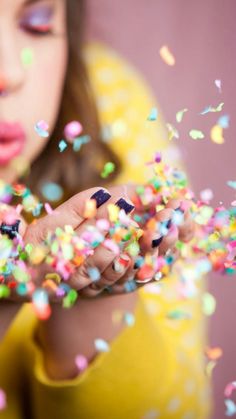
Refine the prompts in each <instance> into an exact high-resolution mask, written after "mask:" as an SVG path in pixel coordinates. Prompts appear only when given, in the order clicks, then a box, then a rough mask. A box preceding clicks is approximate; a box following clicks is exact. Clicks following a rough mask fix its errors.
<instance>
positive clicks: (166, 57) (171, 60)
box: [159, 45, 175, 66]
mask: <svg viewBox="0 0 236 419" xmlns="http://www.w3.org/2000/svg"><path fill="white" fill-rule="evenodd" d="M159 52H160V56H161V58H162V59H163V61H164V62H165V63H166V64H167V65H170V66H173V65H175V57H174V55H173V54H172V53H171V52H170V50H169V48H168V47H167V46H166V45H163V47H161V49H160V51H159Z"/></svg>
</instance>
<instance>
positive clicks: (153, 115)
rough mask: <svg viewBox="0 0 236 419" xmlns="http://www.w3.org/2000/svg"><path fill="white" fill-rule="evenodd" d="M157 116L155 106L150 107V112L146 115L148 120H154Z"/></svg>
mask: <svg viewBox="0 0 236 419" xmlns="http://www.w3.org/2000/svg"><path fill="white" fill-rule="evenodd" d="M157 116H158V110H157V108H152V109H151V111H150V114H149V115H148V117H147V120H148V121H156V120H157Z"/></svg>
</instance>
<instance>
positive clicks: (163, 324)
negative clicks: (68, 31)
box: [27, 44, 210, 419]
mask: <svg viewBox="0 0 236 419" xmlns="http://www.w3.org/2000/svg"><path fill="white" fill-rule="evenodd" d="M86 60H87V63H88V69H89V74H90V78H91V83H92V86H93V89H94V93H95V97H96V100H97V105H98V110H99V115H100V120H101V124H102V129H103V140H104V141H106V142H108V143H109V145H110V147H111V148H112V149H113V151H114V152H115V153H117V154H118V156H119V157H120V160H121V164H122V169H123V170H122V172H121V174H120V175H119V176H118V178H117V180H116V182H117V183H127V182H128V181H132V182H136V183H138V182H145V181H146V180H147V179H148V178H149V177H150V173H148V171H146V169H145V163H146V162H147V161H149V160H151V159H152V157H153V154H154V152H156V151H161V152H162V154H163V158H164V159H165V161H167V162H168V163H170V164H172V165H176V164H178V163H177V162H178V161H179V157H180V156H179V151H178V149H177V148H176V147H175V145H174V144H173V143H172V142H170V141H169V140H168V136H167V132H166V129H165V125H164V122H163V118H162V114H161V111H160V109H159V106H158V105H157V104H156V101H155V99H154V98H153V96H152V94H151V93H150V91H149V89H148V87H147V85H146V84H145V81H144V80H143V79H142V77H141V76H140V75H138V74H137V73H136V72H135V71H134V70H133V68H132V67H130V66H129V65H127V64H126V63H124V62H123V61H122V60H121V59H120V58H119V56H118V55H117V54H116V53H115V52H113V51H111V50H107V49H106V48H104V47H103V46H101V45H100V44H93V45H91V46H89V47H88V48H87V50H86ZM154 107H155V108H157V110H158V117H157V120H156V121H149V120H148V116H149V114H150V112H151V109H152V108H154ZM203 288H204V284H203V282H202V281H200V282H199V284H198V286H197V289H198V292H196V295H195V296H194V297H193V298H191V299H188V300H186V301H182V300H181V299H180V297H179V293H178V289H179V285H178V278H177V276H175V275H173V277H171V278H169V279H168V280H166V282H165V284H163V285H158V286H157V287H156V288H153V287H149V286H146V287H144V289H142V290H141V291H139V300H138V304H137V307H136V312H135V324H134V325H133V326H132V327H128V326H127V327H126V328H125V329H124V330H123V331H122V332H121V334H120V335H119V336H118V337H117V338H116V339H115V340H114V341H113V342H111V345H110V351H109V352H106V353H101V354H99V355H98V356H97V357H96V358H95V359H94V361H93V362H92V363H91V364H90V365H89V367H88V369H87V370H86V371H85V372H83V373H82V374H81V375H79V376H78V377H77V378H75V379H73V380H66V381H55V380H50V379H49V378H48V377H47V374H46V372H45V370H44V367H43V355H42V353H41V351H40V349H39V348H38V347H37V345H36V344H35V342H34V340H33V337H32V338H31V339H30V340H29V344H28V346H27V351H28V355H27V359H28V363H27V368H28V371H29V377H30V384H31V385H30V388H31V392H32V399H33V408H34V416H33V417H34V418H36V419H39V418H42V417H44V418H45V419H47V418H51V417H53V415H55V412H56V417H57V419H62V418H63V419H64V418H65V417H69V418H70V419H74V418H78V417H79V418H80V419H83V418H86V419H90V418H91V419H92V418H96V419H100V418H101V419H104V418H106V417H112V418H113V419H120V418H121V417H122V418H125V419H126V418H127V419H128V418H129V419H137V418H140V419H141V418H143V419H145V418H155V417H158V418H159V417H160V418H162V417H163V418H176V419H177V418H178V419H181V418H182V419H194V418H202V419H204V418H207V417H208V412H209V409H210V402H209V400H210V399H209V385H208V380H207V379H206V375H205V372H204V357H203V351H204V345H205V336H206V333H205V323H204V320H203V316H202V312H201V295H202V292H203V291H202V289H203ZM175 309H176V310H181V311H182V312H185V313H186V312H187V313H188V315H186V316H183V317H182V318H180V319H178V320H175V321H173V320H172V319H171V316H170V315H169V313H170V312H171V311H173V310H175Z"/></svg>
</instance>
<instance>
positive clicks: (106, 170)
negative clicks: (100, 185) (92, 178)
mask: <svg viewBox="0 0 236 419" xmlns="http://www.w3.org/2000/svg"><path fill="white" fill-rule="evenodd" d="M115 167H116V166H115V164H114V163H112V162H111V161H109V162H107V163H106V164H105V166H104V168H103V171H102V173H101V177H102V178H107V177H108V176H109V175H110V174H111V173H113V172H114V170H115Z"/></svg>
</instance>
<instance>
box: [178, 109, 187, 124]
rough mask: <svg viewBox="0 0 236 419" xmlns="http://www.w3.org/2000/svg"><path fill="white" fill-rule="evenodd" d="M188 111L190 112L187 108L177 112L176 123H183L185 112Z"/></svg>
mask: <svg viewBox="0 0 236 419" xmlns="http://www.w3.org/2000/svg"><path fill="white" fill-rule="evenodd" d="M187 111H188V109H187V108H185V109H182V110H181V111H179V112H177V114H176V121H177V122H178V123H180V122H182V119H183V116H184V114H185V112H187Z"/></svg>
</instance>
